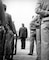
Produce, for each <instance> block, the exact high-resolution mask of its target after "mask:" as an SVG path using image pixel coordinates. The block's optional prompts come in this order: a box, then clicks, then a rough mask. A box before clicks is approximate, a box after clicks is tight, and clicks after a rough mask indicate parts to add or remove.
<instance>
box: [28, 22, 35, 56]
mask: <svg viewBox="0 0 49 60" xmlns="http://www.w3.org/2000/svg"><path fill="white" fill-rule="evenodd" d="M34 40H35V41H36V27H35V21H32V22H31V23H30V52H29V55H33V50H34Z"/></svg>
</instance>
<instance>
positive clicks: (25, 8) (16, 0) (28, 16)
mask: <svg viewBox="0 0 49 60" xmlns="http://www.w3.org/2000/svg"><path fill="white" fill-rule="evenodd" d="M3 3H5V4H6V5H7V11H6V12H7V13H9V14H11V16H12V20H13V21H14V24H15V27H16V30H17V31H19V28H20V27H21V24H22V23H24V24H25V26H26V27H27V29H28V35H30V22H31V21H32V16H36V13H35V8H36V4H37V0H3Z"/></svg>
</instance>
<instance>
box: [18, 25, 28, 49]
mask: <svg viewBox="0 0 49 60" xmlns="http://www.w3.org/2000/svg"><path fill="white" fill-rule="evenodd" d="M27 34H28V33H27V28H26V27H24V24H22V27H21V28H20V29H19V37H20V39H21V49H25V41H26V38H27Z"/></svg>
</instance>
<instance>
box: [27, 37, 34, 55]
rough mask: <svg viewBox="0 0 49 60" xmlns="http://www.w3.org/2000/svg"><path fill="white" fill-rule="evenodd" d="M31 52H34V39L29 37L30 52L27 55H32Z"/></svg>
mask: <svg viewBox="0 0 49 60" xmlns="http://www.w3.org/2000/svg"><path fill="white" fill-rule="evenodd" d="M33 50H34V37H31V42H30V52H29V54H28V55H33Z"/></svg>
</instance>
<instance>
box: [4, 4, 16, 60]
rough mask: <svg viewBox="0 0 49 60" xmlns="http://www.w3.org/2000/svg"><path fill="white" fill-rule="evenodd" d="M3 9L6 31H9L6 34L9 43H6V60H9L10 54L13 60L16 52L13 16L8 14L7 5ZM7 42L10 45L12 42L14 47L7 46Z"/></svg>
mask: <svg viewBox="0 0 49 60" xmlns="http://www.w3.org/2000/svg"><path fill="white" fill-rule="evenodd" d="M3 8H4V13H5V21H6V29H7V32H6V40H7V41H6V42H5V57H6V59H8V60H9V59H10V54H11V55H12V56H11V60H12V59H13V50H14V34H16V30H15V29H14V27H13V22H12V19H11V15H10V14H8V13H6V5H5V4H3ZM7 37H8V38H7ZM7 42H9V43H10V42H11V43H12V45H11V44H9V43H8V44H9V45H10V47H9V45H6V44H7ZM7 47H8V48H7ZM7 51H8V52H7ZM6 54H7V55H6Z"/></svg>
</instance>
